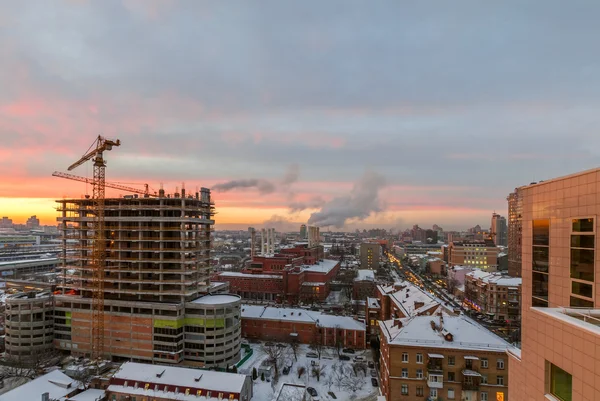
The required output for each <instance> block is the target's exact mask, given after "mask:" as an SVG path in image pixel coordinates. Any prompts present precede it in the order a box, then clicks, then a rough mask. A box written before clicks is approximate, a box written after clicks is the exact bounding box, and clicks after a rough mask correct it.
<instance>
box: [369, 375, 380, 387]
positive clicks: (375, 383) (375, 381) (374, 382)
mask: <svg viewBox="0 0 600 401" xmlns="http://www.w3.org/2000/svg"><path fill="white" fill-rule="evenodd" d="M371 384H372V385H373V387H377V386H379V383H378V382H377V379H376V378H374V377H371Z"/></svg>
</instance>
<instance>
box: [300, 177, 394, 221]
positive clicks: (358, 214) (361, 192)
mask: <svg viewBox="0 0 600 401" xmlns="http://www.w3.org/2000/svg"><path fill="white" fill-rule="evenodd" d="M384 186H385V178H384V177H383V176H382V175H380V174H378V173H376V172H372V171H368V172H366V173H365V174H364V175H363V176H362V177H361V178H360V180H358V181H357V182H355V183H354V187H353V188H352V191H351V192H350V193H349V194H348V195H345V196H340V197H337V198H333V199H332V200H331V201H329V202H327V203H325V204H324V205H323V206H322V207H321V210H320V211H318V212H315V213H313V214H311V215H310V219H309V220H308V224H311V225H317V226H321V227H325V226H334V227H337V228H341V227H343V226H344V224H345V223H346V221H347V220H349V219H358V220H364V219H366V218H367V217H369V215H370V214H371V213H374V212H375V213H376V212H380V211H381V210H382V206H381V200H380V199H379V191H380V190H381V189H382V188H383V187H384Z"/></svg>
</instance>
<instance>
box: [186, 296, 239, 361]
mask: <svg viewBox="0 0 600 401" xmlns="http://www.w3.org/2000/svg"><path fill="white" fill-rule="evenodd" d="M241 303H242V299H241V297H240V296H238V295H230V294H218V295H205V296H203V297H200V298H198V299H196V300H194V301H192V302H188V303H186V305H185V326H184V335H185V345H184V352H185V359H186V360H188V361H196V362H201V363H203V364H204V365H206V366H219V367H226V366H230V365H233V364H235V363H236V362H238V361H239V360H240V344H241V339H242V325H241V311H240V307H241Z"/></svg>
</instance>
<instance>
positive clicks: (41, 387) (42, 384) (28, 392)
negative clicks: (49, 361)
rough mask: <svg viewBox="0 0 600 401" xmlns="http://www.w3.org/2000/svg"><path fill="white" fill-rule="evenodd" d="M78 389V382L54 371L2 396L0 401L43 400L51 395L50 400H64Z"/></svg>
mask: <svg viewBox="0 0 600 401" xmlns="http://www.w3.org/2000/svg"><path fill="white" fill-rule="evenodd" d="M76 389H77V382H76V381H75V380H73V379H71V378H70V377H69V376H67V375H65V374H64V373H62V372H61V371H59V370H53V371H52V372H50V373H46V374H45V375H43V376H40V377H38V378H37V379H34V380H32V381H30V382H28V383H25V384H23V385H22V386H19V387H17V388H16V389H14V390H11V391H9V392H7V393H4V394H2V395H0V401H29V400H41V399H42V394H44V393H49V394H50V399H51V400H52V399H56V400H64V399H65V397H66V396H67V395H69V394H71V393H72V392H74V391H75V390H76Z"/></svg>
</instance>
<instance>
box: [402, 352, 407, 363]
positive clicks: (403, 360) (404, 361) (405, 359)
mask: <svg viewBox="0 0 600 401" xmlns="http://www.w3.org/2000/svg"><path fill="white" fill-rule="evenodd" d="M402 362H403V363H408V352H403V353H402Z"/></svg>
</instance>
